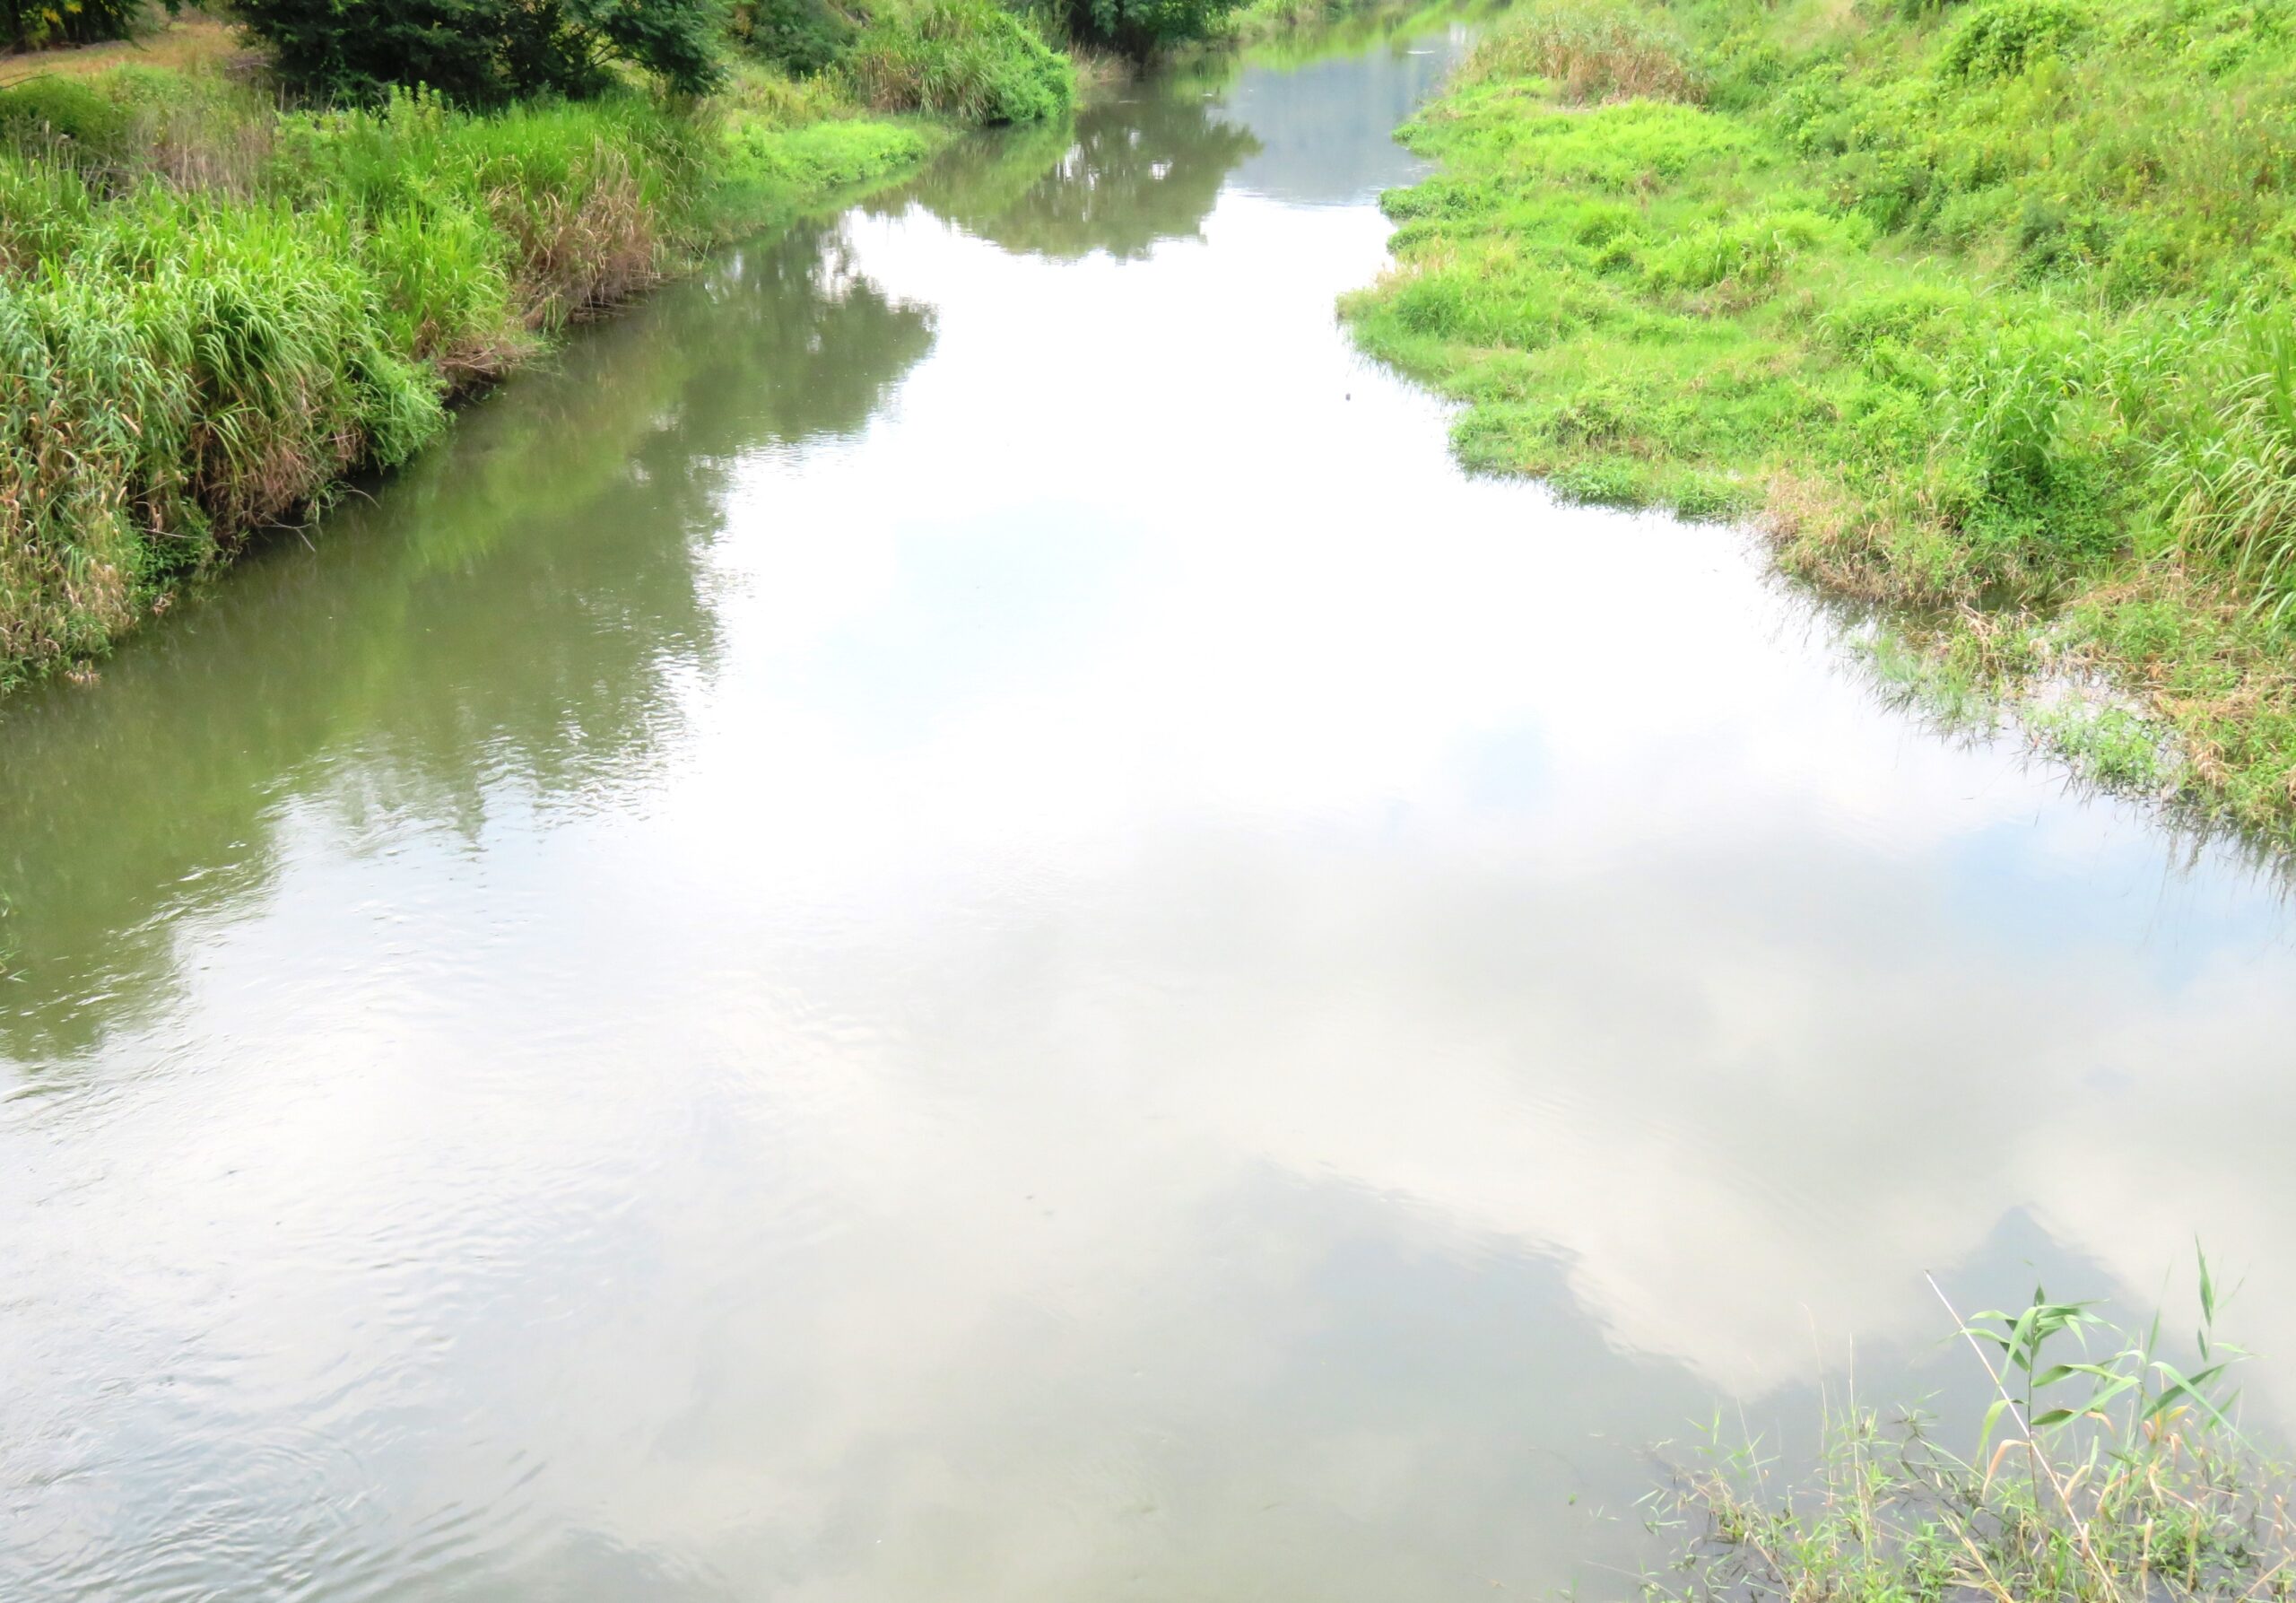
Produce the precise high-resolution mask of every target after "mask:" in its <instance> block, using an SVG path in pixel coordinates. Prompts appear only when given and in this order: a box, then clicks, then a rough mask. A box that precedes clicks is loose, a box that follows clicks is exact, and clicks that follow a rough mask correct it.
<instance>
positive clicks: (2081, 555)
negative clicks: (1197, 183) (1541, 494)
mask: <svg viewBox="0 0 2296 1603" xmlns="http://www.w3.org/2000/svg"><path fill="white" fill-rule="evenodd" d="M2292 111H2296V7H2292V6H2289V5H2287V4H2279V3H2278V0H2267V3H2266V4H2238V5H2234V4H2219V3H2218V0H2135V3H2134V4H2129V5H2126V6H2122V7H2118V8H2107V7H2103V6H2100V5H2091V4H2085V3H2084V0H1962V3H1961V4H1928V3H1926V0H1860V3H1858V4H1839V3H1836V0H1779V4H1775V5H1757V4H1751V3H1749V0H1679V3H1678V4H1660V3H1656V0H1618V3H1615V4H1603V5H1600V6H1592V5H1578V4H1539V5H1537V6H1536V7H1535V9H1533V10H1531V11H1530V12H1528V13H1526V14H1525V15H1523V16H1521V17H1519V18H1518V19H1517V20H1515V21H1513V22H1509V23H1507V24H1504V25H1502V27H1501V29H1500V30H1499V31H1498V32H1496V33H1494V34H1493V35H1492V37H1491V38H1490V39H1486V40H1485V41H1484V42H1483V44H1482V45H1481V46H1480V47H1479V48H1477V49H1476V50H1475V52H1474V55H1473V57H1471V58H1470V59H1469V61H1468V62H1467V63H1466V64H1465V66H1464V67H1463V69H1462V70H1461V72H1460V73H1459V74H1458V75H1457V78H1456V80H1455V81H1454V83H1453V84H1452V85H1451V87H1450V88H1449V90H1448V92H1447V93H1446V94H1445V95H1444V96H1443V97H1442V98H1441V99H1440V100H1439V101H1438V102H1436V103H1435V104H1433V105H1431V106H1430V107H1429V108H1428V109H1426V110H1425V111H1424V112H1423V113H1422V115H1421V116H1420V117H1419V118H1417V119H1415V120H1414V121H1413V123H1412V124H1411V125H1410V126H1409V127H1408V128H1407V129H1406V131H1405V136H1406V137H1407V138H1408V139H1409V141H1410V142H1411V143H1412V144H1413V145H1414V146H1415V147H1417V148H1419V149H1421V150H1422V151H1424V152H1428V153H1429V154H1431V155H1433V156H1436V157H1438V158H1439V159H1440V161H1441V163H1442V169H1441V171H1440V173H1439V176H1438V177H1436V178H1434V179H1431V180H1430V181H1429V182H1427V183H1425V184H1422V185H1421V186H1419V187H1416V188H1413V189H1410V190H1406V191H1402V192H1399V193H1397V194H1396V195H1393V196H1390V197H1389V199H1388V205H1389V209H1390V211H1391V212H1392V213H1394V215H1395V216H1396V218H1397V219H1398V220H1399V221H1400V222H1401V224H1402V227H1401V230H1400V231H1399V232H1398V234H1397V236H1396V257H1397V261H1396V267H1395V269H1394V271H1392V272H1391V273H1390V274H1388V275H1387V277H1386V278H1385V279H1384V280H1383V281H1382V282H1381V283H1379V284H1378V285H1377V286H1376V287H1374V288H1372V289H1370V290H1369V291H1367V292H1363V293H1361V294H1360V295H1358V296H1356V297H1353V298H1352V299H1351V301H1349V302H1348V304H1347V306H1346V308H1345V309H1346V312H1347V314H1348V316H1349V317H1350V318H1352V321H1353V323H1354V326H1355V328H1356V331H1357V334H1358V336H1359V338H1360V339H1361V343H1362V344H1363V345H1364V346H1365V347H1366V348H1367V349H1368V350H1370V351H1371V352H1373V353H1377V354H1378V355H1381V356H1383V357H1386V358H1388V359H1390V360H1392V361H1395V362H1397V363H1399V364H1401V365H1402V366H1404V367H1405V368H1406V369H1408V370H1412V371H1413V372H1415V373H1417V374H1420V375H1422V376H1423V377H1425V378H1427V379H1431V380H1432V381H1433V382H1435V383H1437V384H1439V386H1440V387H1442V388H1444V389H1445V390H1447V391H1448V393H1450V394H1452V395H1454V396H1458V397H1460V398H1461V399H1463V400H1465V401H1466V402H1467V403H1469V405H1468V407H1467V410H1466V411H1465V414H1463V416H1462V418H1461V420H1460V422H1459V424H1458V428H1457V445H1458V449H1459V450H1460V452H1461V454H1462V456H1463V457H1464V458H1465V460H1466V461H1468V462H1469V463H1470V464H1471V465H1473V466H1476V467H1479V468H1484V469H1489V470H1494V471H1502V472H1519V473H1529V474H1536V475H1542V476H1544V477H1547V478H1549V479H1552V481H1553V482H1554V483H1555V484H1557V485H1559V486H1560V487H1561V489H1562V490H1563V491H1565V492H1568V493H1570V494H1573V495H1576V496H1578V497H1582V498H1585V499H1588V500H1594V501H1605V502H1614V503H1624V504H1657V505H1663V506H1668V507H1672V508H1674V509H1675V510H1680V511H1682V512H1683V513H1686V514H1688V515H1691V516H1694V517H1722V518H1735V517H1742V516H1758V517H1759V518H1761V519H1762V521H1763V522H1764V524H1765V526H1766V527H1768V528H1769V529H1770V531H1771V532H1772V534H1773V536H1774V538H1775V542H1776V549H1777V552H1778V555H1779V561H1780V562H1781V563H1782V564H1783V566H1784V567H1785V568H1786V569H1787V571H1790V572H1793V573H1796V574H1798V575H1801V576H1804V577H1806V578H1808V579H1813V580H1815V581H1817V582H1819V583H1820V584H1821V585H1822V586H1824V587H1826V588H1828V589H1829V590H1831V591H1832V592H1834V593H1837V594H1843V595H1847V596H1849V597H1856V598H1858V599H1861V600H1864V601H1868V602H1872V603H1876V604H1881V605H1883V607H1884V609H1885V611H1884V614H1883V615H1885V616H1886V617H1887V618H1889V619H1890V620H1891V626H1890V630H1889V636H1888V640H1887V642H1886V644H1885V646H1884V647H1883V649H1881V650H1880V652H1879V660H1881V661H1882V663H1883V666H1884V667H1885V668H1886V669H1887V670H1888V671H1889V672H1891V673H1892V675H1894V676H1897V677H1899V678H1901V679H1903V680H1906V681H1908V682H1909V683H1913V684H1918V685H1921V686H1924V687H1926V689H1927V690H1929V691H1931V692H1934V693H1937V694H1938V695H1939V696H1940V697H1942V698H1944V700H1946V701H1958V703H1959V704H1960V705H1961V706H1964V707H1966V706H1969V705H1970V704H1972V702H1973V701H1976V702H1986V703H1989V702H1993V701H2003V702H2006V703H2008V704H2012V705H2014V706H2016V707H2017V708H2018V709H2019V710H2021V711H2022V713H2023V714H2024V715H2025V717H2026V719H2027V721H2028V724H2029V727H2031V728H2033V729H2034V730H2035V731H2036V732H2037V733H2038V734H2039V735H2040V736H2042V737H2043V738H2044V739H2046V740H2048V742H2050V743H2051V744H2053V745H2056V746H2057V747H2058V748H2059V749H2061V750H2063V751H2064V752H2066V754H2069V755H2071V756H2073V757H2074V759H2076V760H2077V761H2080V762H2083V764H2084V765H2085V766H2087V767H2088V768H2089V769H2090V770H2091V771H2092V772H2094V773H2096V774H2097V775H2099V776H2100V777H2101V778H2103V779H2105V780H2109V781H2112V782H2115V783H2118V784H2120V785H2123V786H2126V787H2130V788H2138V789H2142V790H2146V791H2152V792H2157V793H2161V794H2163V795H2167V796H2171V797H2176V798H2179V800H2181V801H2182V802H2184V803H2187V804H2189V805H2190V806H2194V807H2196V808H2197V809H2200V810H2202V811H2205V812H2206V813H2207V814H2209V815H2213V816H2215V817H2218V818H2222V819H2228V820H2231V821H2236V822H2237V823H2239V824H2241V825H2243V826H2248V827H2250V828H2254V829H2257V830H2260V831H2263V832H2269V833H2271V834H2274V835H2276V836H2279V837H2281V838H2283V839H2287V838H2289V837H2290V836H2291V835H2292V834H2296V673H2292V671H2291V668H2292V666H2296V655H2292V653H2296V335H2292V333H2291V332H2290V329H2291V319H2290V315H2289V314H2290V311H2291V309H2292V304H2296V158H2292V155H2291V150H2292V147H2291V146H2290V144H2288V142H2287V140H2286V138H2285V136H2284V132H2283V131H2284V129H2285V128H2286V126H2289V123H2288V119H2289V117H2290V114H2291V112H2292Z"/></svg>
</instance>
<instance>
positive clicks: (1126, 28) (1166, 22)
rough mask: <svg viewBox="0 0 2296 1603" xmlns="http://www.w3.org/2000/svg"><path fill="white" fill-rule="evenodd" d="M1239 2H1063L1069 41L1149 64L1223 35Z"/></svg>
mask: <svg viewBox="0 0 2296 1603" xmlns="http://www.w3.org/2000/svg"><path fill="white" fill-rule="evenodd" d="M1236 5H1237V0H1061V4H1060V6H1059V9H1058V12H1057V15H1058V16H1059V18H1060V22H1061V25H1062V26H1065V28H1066V29H1067V30H1068V35H1069V37H1070V38H1071V39H1076V40H1078V41H1079V42H1081V43H1084V44H1090V45H1098V46H1100V47H1102V48H1106V49H1110V50H1115V51H1118V52H1119V53H1121V54H1123V55H1126V56H1129V57H1132V58H1133V59H1135V61H1140V60H1145V59H1147V58H1148V57H1151V56H1153V55H1155V54H1156V53H1157V52H1159V51H1161V50H1167V49H1170V48H1172V47H1173V46H1175V45H1182V44H1187V43H1188V42H1189V41H1190V40H1193V39H1209V38H1210V37H1212V35H1213V34H1214V33H1217V32H1218V31H1219V30H1220V28H1221V26H1222V23H1224V22H1226V21H1227V19H1228V14H1229V13H1231V12H1232V11H1234V10H1235V9H1236Z"/></svg>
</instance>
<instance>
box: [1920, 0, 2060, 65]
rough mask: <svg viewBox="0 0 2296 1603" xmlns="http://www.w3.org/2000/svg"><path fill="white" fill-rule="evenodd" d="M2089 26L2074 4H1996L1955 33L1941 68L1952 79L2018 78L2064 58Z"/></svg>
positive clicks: (2039, 0)
mask: <svg viewBox="0 0 2296 1603" xmlns="http://www.w3.org/2000/svg"><path fill="white" fill-rule="evenodd" d="M2088 25H2089V19H2088V14H2087V13H2085V12H2083V11H2082V10H2081V9H2080V8H2079V7H2078V6H2076V5H2074V4H2069V3H2068V0H1991V3H1990V4H1986V5H1983V6H1980V7H1979V8H1978V9H1977V10H1975V11H1973V12H1971V13H1970V14H1969V15H1968V16H1967V17H1966V18H1964V19H1963V20H1962V22H1961V26H1960V27H1958V28H1956V29H1954V30H1953V32H1952V37H1951V38H1949V39H1946V41H1945V48H1944V50H1943V51H1942V52H1940V54H1939V55H1938V57H1937V70H1938V72H1939V73H1940V74H1943V75H1944V77H1946V78H1948V79H1961V80H1980V79H1986V78H2013V77H2015V76H2016V75H2017V74H2020V73H2022V72H2024V71H2026V70H2027V69H2029V68H2031V67H2032V66H2034V65H2038V64H2039V63H2040V62H2042V61H2045V60H2047V59H2048V58H2049V57H2053V56H2059V55H2062V54H2063V53H2064V51H2065V48H2066V45H2068V44H2069V43H2071V42H2072V41H2073V40H2074V39H2075V38H2077V37H2078V36H2079V35H2080V34H2081V33H2082V32H2083V31H2084V30H2086V29H2087V27H2088Z"/></svg>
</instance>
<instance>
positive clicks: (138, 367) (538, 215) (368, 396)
mask: <svg viewBox="0 0 2296 1603" xmlns="http://www.w3.org/2000/svg"><path fill="white" fill-rule="evenodd" d="M849 112H850V107H849V103H848V102H844V101H842V100H840V99H839V98H838V97H837V95H836V93H835V92H834V91H833V90H831V89H823V88H819V87H804V86H796V85H792V84H789V83H787V82H786V81H781V80H777V79H774V78H771V77H770V76H769V75H766V74H762V73H760V72H758V71H755V70H752V71H751V72H748V73H746V74H744V77H743V79H742V82H741V83H738V84H736V86H735V89H734V90H733V91H731V92H729V94H728V95H727V96H726V98H725V99H724V100H720V101H718V102H715V103H713V104H712V105H710V106H709V107H708V108H705V109H703V110H702V111H701V112H700V113H699V114H694V113H686V112H680V111H676V110H674V109H670V108H669V107H667V106H665V105H664V104H663V103H661V102H658V101H657V100H651V99H648V98H646V97H643V96H640V95H638V94H635V93H631V92H618V93H614V94H609V95H605V96H602V97H600V98H597V99H595V100H587V101H582V102H578V103H577V102H569V101H565V100H544V101H535V102H531V103H525V104H520V105H516V106H512V107H509V108H507V109H501V110H499V111H496V112H494V113H491V114H490V115H485V116H477V115H472V114H469V113H465V112H462V111H458V110H456V109H452V108H451V107H449V106H448V105H447V104H446V103H445V102H443V101H442V100H439V98H437V97H436V96H433V95H430V94H427V93H419V92H405V91H401V92H398V93H396V94H395V95H394V96H392V97H391V98H390V99H389V100H387V101H385V102H384V103H383V104H381V105H379V106H378V107H375V108H373V109H365V108H358V107H353V108H349V109H335V110H309V111H287V112H281V111H279V110H278V109H276V106H275V102H274V101H273V100H271V99H270V98H269V97H268V96H267V95H265V94H264V93H263V92H261V91H257V90H254V89H248V88H242V87H239V86H236V85H234V84H232V83H229V82H228V81H226V80H225V79H224V78H222V76H220V75H209V76H202V77H187V76H185V75H182V74H172V73H164V72H154V71H151V70H148V69H134V68H129V69H122V70H119V71H117V72H114V73H111V74H105V75H103V76H101V77H99V78H95V79H91V80H85V81H74V80H67V79H59V78H41V79H39V80H36V81H34V82H32V83H27V84H24V85H22V86H20V87H18V88H16V89H14V90H12V91H6V92H5V93H0V684H6V683H7V682H9V681H10V680H12V679H14V678H18V677H21V676H22V675H25V674H27V673H30V672H34V671H37V670H39V669H40V668H42V667H44V666H50V665H53V664H55V663H57V662H60V661H68V660H70V659H72V658H80V657H84V656H86V655H89V654H91V653H94V652H96V651H99V650H100V649H102V648H103V647H104V646H105V645H106V644H107V643H109V641H110V640H112V639H114V638H115V637H117V635H118V634H119V633H120V632H122V631H123V630H125V629H126V628H127V627H128V626H129V625H130V624H131V623H133V622H134V621H135V619H136V618H137V617H139V616H141V615H143V614H147V613H148V612H150V611H152V610H153V609H154V608H156V607H161V606H164V605H166V602H167V599H168V597H169V596H170V593H171V591H172V590H173V589H174V588H175V587H176V586H177V585H178V583H179V582H180V581H181V580H183V579H185V578H187V577H188V576H191V575H194V574H196V573H198V572H201V571H204V570H206V569H208V568H210V567H212V566H213V564H214V563H215V562H217V561H218V560H219V559H221V558H222V557H224V556H227V555H228V554H229V553H230V552H231V551H232V550H233V549H234V547H235V546H236V545H237V544H239V542H240V541H241V540H242V539H243V538H244V537H245V536H246V535H247V534H248V532H249V531H250V530H252V529H255V528H258V527H263V526H264V525H265V524H268V523H273V522H276V521H279V520H282V519H288V518H300V517H302V516H304V515H305V514H306V513H307V512H308V511H309V509H310V508H312V507H313V506H315V505H316V504H318V503H320V502H322V501H324V500H325V499H326V496H327V494H328V493H329V492H330V490H331V488H332V487H333V486H334V485H335V484H336V483H337V482H338V481H339V480H340V479H341V478H342V477H343V476H344V475H345V474H347V473H349V472H351V471H352V470H353V469H356V468H359V467H361V466H391V465H394V464H396V463H399V462H402V461H404V460H405V458H406V457H408V456H409V455H410V454H411V453H412V452H413V451H414V450H415V449H418V448H419V447H421V446H422V444H423V443H424V442H425V441H427V440H430V439H431V437H432V436H433V435H434V434H435V433H436V432H437V431H438V430H439V428H440V427H441V426H443V424H444V422H445V418H446V413H445V405H446V403H447V402H448V400H449V399H450V398H451V396H453V395H454V394H455V392H457V390H458V389H461V388H465V387H466V386H468V385H469V384H471V383H473V382H474V381H478V380H481V379H485V378H488V377H490V376H491V375H492V374H495V373H497V372H499V371H500V370H502V369H503V368H504V367H505V366H506V365H508V364H509V363H510V362H515V361H516V360H517V359H518V358H519V357H521V356H522V355H524V354H526V353H528V352H529V351H531V350H532V349H534V348H535V344H536V342H537V341H538V340H540V339H542V338H544V337H546V336H548V335H551V334H552V333H553V332H554V331H556V330H558V329H559V328H561V327H563V326H564V325H565V324H566V323H567V322H569V321H570V320H571V319H573V318H579V317H582V316H584V315H586V314H588V313H590V312H593V311H596V310H597V309H601V308H604V307H606V306H610V305H612V304H613V303H614V302H616V301H620V300H622V299H623V298H625V297H627V296H629V295H631V294H632V293H634V292H637V291H639V290H640V289H642V288H644V287H645V286H646V285H648V284H649V283H653V282H654V281H656V280H657V279H658V278H659V277H660V275H661V274H663V273H665V271H668V270H671V269H672V268H674V266H678V265H680V264H681V263H682V262H683V261H684V260H686V259H688V258H689V257H690V256H691V253H692V252H693V251H694V250H695V249H696V248H700V247H701V246H703V245H706V244H708V243H709V242H711V241H712V240H715V239H717V238H718V237H721V236H722V235H723V234H725V233H726V232H727V231H731V230H733V229H735V228H750V227H755V226H759V225H761V224H763V223H764V222H769V221H770V220H772V219H773V218H774V217H775V216H777V215H786V214H787V213H791V212H793V211H794V210H795V209H796V208H797V207H798V206H799V205H803V204H805V203H809V202H818V201H820V200H822V199H823V198H825V197H827V196H830V195H831V194H832V193H833V192H834V191H836V190H837V189H839V188H840V187H847V186H852V185H857V184H862V183H866V182H869V181H872V180H877V179H884V178H887V177H890V176H893V175H894V174H896V173H899V172H900V171H903V170H908V169H909V168H912V167H914V166H915V165H916V164H917V163H918V161H919V160H920V159H921V158H922V156H923V155H924V154H925V153H926V151H927V149H928V148H930V145H931V144H932V142H933V139H934V135H932V134H931V133H930V132H929V131H928V130H926V129H921V128H919V127H917V126H908V125H900V124H890V123H885V122H873V121H866V120H861V119H857V118H853V117H852V116H850V115H849ZM839 113H843V114H844V115H835V114H839Z"/></svg>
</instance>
